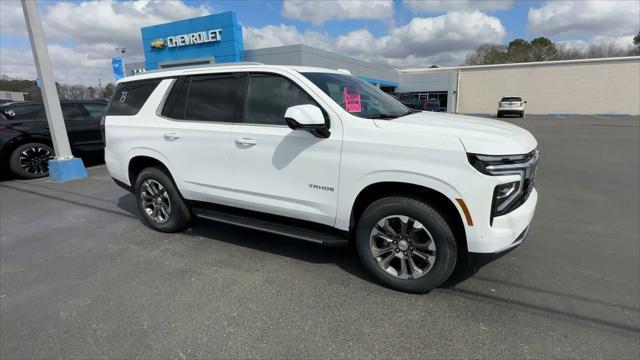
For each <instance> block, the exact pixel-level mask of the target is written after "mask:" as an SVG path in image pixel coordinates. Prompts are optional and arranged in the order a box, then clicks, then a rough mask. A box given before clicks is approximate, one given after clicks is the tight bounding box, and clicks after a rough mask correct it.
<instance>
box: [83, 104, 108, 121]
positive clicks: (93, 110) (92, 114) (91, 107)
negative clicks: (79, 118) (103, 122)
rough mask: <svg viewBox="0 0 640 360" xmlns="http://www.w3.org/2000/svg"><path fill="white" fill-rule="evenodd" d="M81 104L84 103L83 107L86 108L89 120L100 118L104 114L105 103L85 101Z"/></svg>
mask: <svg viewBox="0 0 640 360" xmlns="http://www.w3.org/2000/svg"><path fill="white" fill-rule="evenodd" d="M83 105H84V108H85V109H86V110H87V113H89V118H90V119H91V120H100V119H102V115H104V112H105V110H107V104H98V103H95V104H94V103H86V104H83Z"/></svg>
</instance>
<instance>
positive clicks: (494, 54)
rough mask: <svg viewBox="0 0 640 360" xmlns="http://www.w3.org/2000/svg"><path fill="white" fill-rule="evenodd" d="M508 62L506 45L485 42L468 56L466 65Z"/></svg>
mask: <svg viewBox="0 0 640 360" xmlns="http://www.w3.org/2000/svg"><path fill="white" fill-rule="evenodd" d="M505 62H507V53H506V52H505V49H504V46H500V45H493V44H484V45H480V46H479V47H478V48H477V49H476V50H475V51H474V52H473V53H471V54H470V55H469V56H467V58H466V60H465V62H464V64H465V65H487V64H504V63H505Z"/></svg>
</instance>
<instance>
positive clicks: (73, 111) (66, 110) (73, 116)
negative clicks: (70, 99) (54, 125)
mask: <svg viewBox="0 0 640 360" xmlns="http://www.w3.org/2000/svg"><path fill="white" fill-rule="evenodd" d="M61 107H62V118H64V119H65V120H66V121H70V120H71V121H75V120H84V114H83V113H82V110H81V109H80V107H79V106H78V104H62V105H61Z"/></svg>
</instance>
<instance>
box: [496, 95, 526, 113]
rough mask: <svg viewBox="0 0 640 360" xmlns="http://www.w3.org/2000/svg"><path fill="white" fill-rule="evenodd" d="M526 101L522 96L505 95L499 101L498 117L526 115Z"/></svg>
mask: <svg viewBox="0 0 640 360" xmlns="http://www.w3.org/2000/svg"><path fill="white" fill-rule="evenodd" d="M526 103H527V102H526V101H523V100H522V98H521V97H520V96H505V97H503V98H502V99H500V101H499V102H498V114H497V117H502V116H504V115H516V116H519V117H524V104H526Z"/></svg>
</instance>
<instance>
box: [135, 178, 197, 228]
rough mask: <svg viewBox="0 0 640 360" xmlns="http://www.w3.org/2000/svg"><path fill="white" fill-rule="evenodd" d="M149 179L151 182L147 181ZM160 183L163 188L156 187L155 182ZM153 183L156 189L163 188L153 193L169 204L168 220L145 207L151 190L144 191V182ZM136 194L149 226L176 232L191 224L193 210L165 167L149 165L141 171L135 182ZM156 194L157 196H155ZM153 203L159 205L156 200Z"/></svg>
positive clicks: (141, 212) (143, 216)
mask: <svg viewBox="0 0 640 360" xmlns="http://www.w3.org/2000/svg"><path fill="white" fill-rule="evenodd" d="M148 180H149V182H147V181H148ZM154 182H155V183H158V184H160V186H161V188H159V187H155V185H154V184H155V183H154ZM145 183H146V184H152V185H154V189H155V190H157V189H162V190H164V192H163V191H162V190H160V191H158V192H157V193H153V194H156V195H152V197H153V198H154V199H157V198H158V197H159V198H161V200H162V202H161V204H163V205H166V204H167V203H168V204H169V210H170V211H169V212H168V216H166V220H164V221H160V220H158V219H157V218H154V216H152V215H153V214H154V213H153V212H152V214H149V213H148V212H147V210H146V208H145V200H144V197H145V196H146V198H147V199H148V198H149V196H148V195H149V194H150V192H148V191H143V186H144V184H145ZM135 195H136V203H137V204H138V209H139V210H140V215H141V216H142V221H143V222H144V223H145V224H146V225H147V226H149V227H150V228H152V229H154V230H157V231H161V232H167V233H170V232H176V231H180V230H183V229H184V228H186V227H187V226H188V225H189V222H190V221H191V212H190V210H189V207H188V206H187V204H186V203H185V201H184V199H183V198H182V196H181V195H180V193H179V192H178V189H177V188H176V186H175V184H174V182H173V180H172V179H171V178H170V177H169V175H168V174H167V173H166V172H165V171H164V169H161V168H158V167H149V168H146V169H144V170H142V171H141V172H140V174H138V177H137V178H136V184H135ZM154 196H155V197H154ZM167 198H168V201H167V200H166V199H167ZM152 202H153V205H152V206H154V208H155V206H159V205H158V203H156V202H155V200H154V201H152Z"/></svg>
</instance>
